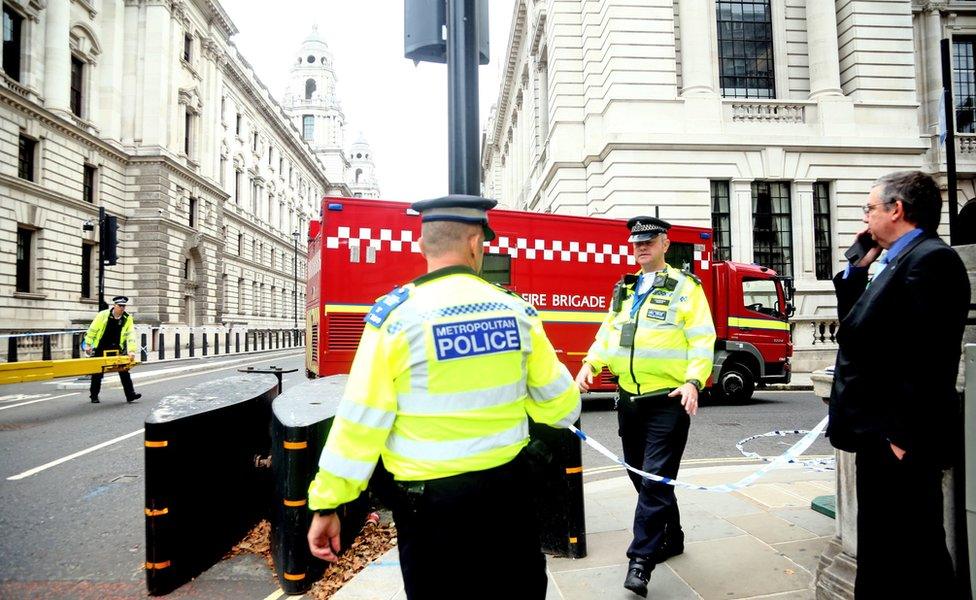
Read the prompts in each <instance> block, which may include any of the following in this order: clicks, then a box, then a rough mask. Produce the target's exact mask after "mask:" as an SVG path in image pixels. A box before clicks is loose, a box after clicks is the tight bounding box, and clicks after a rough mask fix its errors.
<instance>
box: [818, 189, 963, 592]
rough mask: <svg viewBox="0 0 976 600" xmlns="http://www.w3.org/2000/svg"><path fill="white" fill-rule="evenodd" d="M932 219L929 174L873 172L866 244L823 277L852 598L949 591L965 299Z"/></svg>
mask: <svg viewBox="0 0 976 600" xmlns="http://www.w3.org/2000/svg"><path fill="white" fill-rule="evenodd" d="M941 214H942V196H941V194H940V192H939V187H938V185H936V183H935V181H934V180H933V179H932V178H931V177H930V176H928V175H926V174H924V173H921V172H919V171H904V172H899V173H892V174H890V175H886V176H884V177H882V178H880V179H879V180H878V181H876V182H875V184H874V186H873V187H872V188H871V194H870V196H869V197H868V203H867V204H866V205H865V206H864V222H865V223H867V228H866V229H865V230H864V232H862V233H869V234H870V237H871V238H872V239H873V240H874V241H875V242H876V243H877V246H875V247H874V248H872V249H870V250H869V251H868V252H867V253H866V254H865V256H864V257H863V258H861V259H860V260H859V261H858V262H857V264H853V263H852V264H850V265H849V266H848V267H847V269H845V270H844V271H842V272H840V273H838V274H837V276H835V277H834V287H835V288H836V291H837V312H838V317H839V318H840V329H839V331H838V335H837V340H838V344H839V346H840V350H839V352H838V353H837V365H836V368H835V371H834V384H833V389H832V390H831V395H830V425H829V427H828V435H829V436H830V441H831V443H832V444H833V445H834V447H835V448H840V449H841V450H847V451H848V452H856V453H857V457H856V464H857V503H858V514H857V579H856V583H855V592H854V593H855V597H856V598H859V599H864V600H873V599H874V598H885V599H893V598H940V599H941V598H954V597H956V593H955V591H954V590H955V584H954V575H953V570H952V563H951V561H950V558H949V552H948V550H947V549H946V541H945V531H944V529H943V526H942V519H943V509H942V472H943V470H944V469H945V468H947V467H948V466H949V465H950V463H951V462H952V460H953V457H954V455H955V453H956V450H957V448H956V445H955V444H954V441H955V438H956V435H955V432H956V426H957V423H958V419H959V418H960V401H959V395H958V393H957V392H956V389H955V382H956V374H957V371H958V368H959V354H960V350H961V344H962V334H963V329H964V327H965V321H966V313H967V310H968V307H969V298H970V296H969V279H968V276H967V274H966V269H965V267H964V266H963V263H962V260H961V259H960V258H959V255H958V254H956V252H955V251H954V250H953V249H952V248H950V247H949V246H947V245H946V244H945V243H944V242H943V241H942V240H941V239H940V238H939V237H938V234H937V233H936V229H937V228H938V225H939V220H940V218H941ZM882 249H884V250H887V252H886V253H885V254H884V255H882V253H881V251H882ZM879 257H880V259H879ZM876 260H877V261H878V262H879V263H880V265H878V266H880V269H874V271H875V274H874V276H873V278H869V276H868V268H867V267H868V266H869V265H871V263H873V262H875V261H876Z"/></svg>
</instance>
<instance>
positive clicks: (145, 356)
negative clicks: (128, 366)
mask: <svg viewBox="0 0 976 600" xmlns="http://www.w3.org/2000/svg"><path fill="white" fill-rule="evenodd" d="M141 342H142V343H141V348H140V350H139V360H141V361H142V362H146V361H147V360H149V349H148V348H146V344H147V343H148V342H147V340H146V334H142V340H141Z"/></svg>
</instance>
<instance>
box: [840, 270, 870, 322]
mask: <svg viewBox="0 0 976 600" xmlns="http://www.w3.org/2000/svg"><path fill="white" fill-rule="evenodd" d="M867 286H868V270H867V269H851V270H850V273H849V274H848V276H847V279H844V271H841V272H839V273H837V274H836V275H834V291H835V292H836V294H837V318H838V320H840V321H843V320H844V318H845V317H846V316H847V314H848V313H849V312H851V308H852V307H853V306H854V303H855V302H857V299H858V298H860V297H861V294H862V293H864V289H865V288H866V287H867Z"/></svg>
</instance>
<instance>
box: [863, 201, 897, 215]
mask: <svg viewBox="0 0 976 600" xmlns="http://www.w3.org/2000/svg"><path fill="white" fill-rule="evenodd" d="M885 204H892V203H891V202H875V203H874V204H865V205H864V206H862V207H861V210H863V211H864V214H870V212H871V211H872V210H874V208H875V207H876V206H884V205H885Z"/></svg>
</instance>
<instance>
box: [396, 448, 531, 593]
mask: <svg viewBox="0 0 976 600" xmlns="http://www.w3.org/2000/svg"><path fill="white" fill-rule="evenodd" d="M525 463H526V461H525V460H524V458H523V457H522V455H520V456H519V457H517V458H516V459H515V460H513V461H512V462H509V463H507V464H505V465H502V466H500V467H495V468H493V469H488V470H485V471H475V472H471V473H464V474H461V475H456V476H454V477H446V478H444V479H434V480H430V481H426V482H396V483H394V500H393V518H394V520H395V522H396V527H397V546H398V548H399V552H400V570H401V571H402V573H403V584H404V589H405V591H406V593H407V598H410V599H411V600H428V599H437V598H485V599H487V598H492V599H497V598H518V599H523V598H524V599H526V600H530V599H538V600H544V598H545V597H546V587H547V585H548V581H547V577H546V559H545V557H544V556H543V554H542V550H541V544H540V542H539V531H538V523H537V521H536V516H535V511H534V508H533V501H532V492H531V481H530V478H529V473H528V467H527V465H526V464H525Z"/></svg>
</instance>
